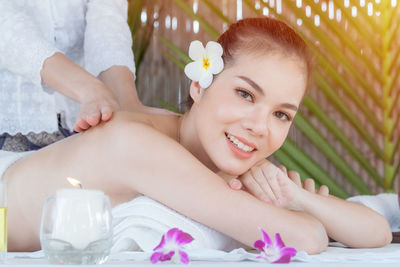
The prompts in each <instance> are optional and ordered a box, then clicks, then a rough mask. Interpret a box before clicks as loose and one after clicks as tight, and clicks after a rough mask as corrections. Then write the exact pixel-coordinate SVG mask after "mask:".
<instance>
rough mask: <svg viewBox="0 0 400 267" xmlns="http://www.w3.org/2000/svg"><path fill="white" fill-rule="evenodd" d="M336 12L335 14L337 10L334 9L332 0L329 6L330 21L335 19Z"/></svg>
mask: <svg viewBox="0 0 400 267" xmlns="http://www.w3.org/2000/svg"><path fill="white" fill-rule="evenodd" d="M334 12H335V10H334V7H333V1H332V0H330V1H329V4H328V13H329V19H333V17H334V16H335V14H334Z"/></svg>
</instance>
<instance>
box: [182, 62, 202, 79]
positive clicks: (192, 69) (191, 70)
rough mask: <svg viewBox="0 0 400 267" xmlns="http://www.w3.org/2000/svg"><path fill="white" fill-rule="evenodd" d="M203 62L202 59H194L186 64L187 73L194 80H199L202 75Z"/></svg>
mask: <svg viewBox="0 0 400 267" xmlns="http://www.w3.org/2000/svg"><path fill="white" fill-rule="evenodd" d="M201 69H202V62H201V61H193V62H190V63H189V64H187V65H186V66H185V70H184V72H185V74H186V76H188V78H189V79H191V80H192V81H195V82H198V81H199V80H200V77H201V73H202V71H201Z"/></svg>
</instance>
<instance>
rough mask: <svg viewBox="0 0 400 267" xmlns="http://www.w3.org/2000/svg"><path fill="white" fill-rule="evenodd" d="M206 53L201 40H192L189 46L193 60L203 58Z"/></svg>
mask: <svg viewBox="0 0 400 267" xmlns="http://www.w3.org/2000/svg"><path fill="white" fill-rule="evenodd" d="M205 54H206V51H205V49H204V46H203V44H202V43H201V42H200V41H199V40H195V41H192V42H191V43H190V46H189V57H190V58H191V59H193V60H196V61H197V60H201V59H202V58H203V57H204V56H205Z"/></svg>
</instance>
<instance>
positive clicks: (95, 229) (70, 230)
mask: <svg viewBox="0 0 400 267" xmlns="http://www.w3.org/2000/svg"><path fill="white" fill-rule="evenodd" d="M78 182H79V181H78ZM79 184H80V183H79ZM80 187H81V186H80ZM81 188H82V187H81ZM55 205H56V210H57V215H56V218H55V221H54V225H53V233H52V238H53V239H58V240H63V241H66V242H69V243H70V244H71V245H72V246H73V247H75V248H76V249H84V248H85V247H86V246H87V245H88V244H89V243H90V242H93V241H96V240H99V239H101V237H102V233H103V231H104V229H103V225H102V220H101V216H103V213H104V193H103V192H102V191H99V190H88V189H60V190H58V191H57V192H56V203H55ZM99 216H100V218H99Z"/></svg>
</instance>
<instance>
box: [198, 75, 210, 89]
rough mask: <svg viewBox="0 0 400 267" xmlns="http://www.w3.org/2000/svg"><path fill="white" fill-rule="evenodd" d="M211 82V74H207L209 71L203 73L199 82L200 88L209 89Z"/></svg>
mask: <svg viewBox="0 0 400 267" xmlns="http://www.w3.org/2000/svg"><path fill="white" fill-rule="evenodd" d="M212 80H213V76H212V74H211V72H209V71H206V72H204V73H203V75H202V76H201V78H200V80H199V83H200V87H201V88H204V89H205V88H207V87H209V86H210V84H211V83H212Z"/></svg>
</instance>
